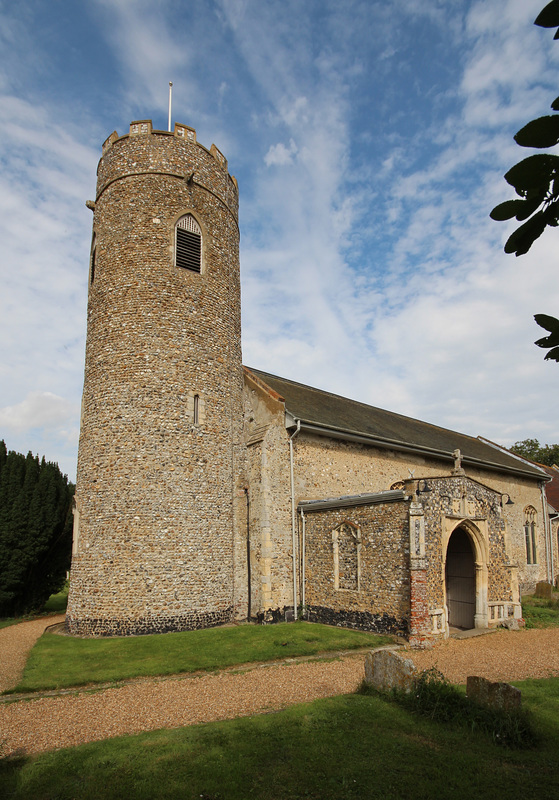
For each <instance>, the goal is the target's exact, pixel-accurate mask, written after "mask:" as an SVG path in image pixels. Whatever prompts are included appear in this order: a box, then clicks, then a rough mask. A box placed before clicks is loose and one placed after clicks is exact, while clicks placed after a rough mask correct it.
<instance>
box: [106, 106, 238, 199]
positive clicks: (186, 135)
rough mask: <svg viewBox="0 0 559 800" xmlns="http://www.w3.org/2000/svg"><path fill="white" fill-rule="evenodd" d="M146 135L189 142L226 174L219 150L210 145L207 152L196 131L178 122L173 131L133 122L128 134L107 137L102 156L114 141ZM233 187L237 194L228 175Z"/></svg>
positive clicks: (143, 120)
mask: <svg viewBox="0 0 559 800" xmlns="http://www.w3.org/2000/svg"><path fill="white" fill-rule="evenodd" d="M146 135H148V136H149V135H156V136H175V137H177V138H178V139H183V140H184V141H187V142H190V143H191V144H195V145H197V146H198V147H201V148H202V149H203V150H205V151H206V153H209V154H210V155H212V156H213V157H214V158H215V160H216V161H217V163H218V164H219V165H220V166H221V167H222V168H223V169H224V171H225V172H227V159H226V158H225V156H224V155H223V153H222V152H221V150H219V148H218V147H216V146H215V144H212V146H211V147H210V149H209V150H208V148H207V147H204V145H203V144H201V143H200V142H199V141H198V140H197V138H196V131H195V129H194V128H191V127H190V126H189V125H183V124H182V123H180V122H175V129H174V131H160V130H157V129H155V128H154V127H153V125H152V121H151V119H140V120H135V121H134V122H131V123H130V131H129V133H125V134H123V135H122V136H119V135H118V133H117V131H113V132H112V133H111V135H110V136H108V137H107V138H106V139H105V141H104V142H103V147H102V155H103V156H104V155H105V154H106V153H107V152H108V151H109V150H110V148H111V147H112V145H113V144H114V143H115V142H116V141H120V140H121V139H127V138H128V137H130V136H146ZM229 178H230V179H231V181H232V183H233V185H234V186H235V189H236V191H237V192H238V190H239V186H238V183H237V179H236V178H235V176H234V175H229Z"/></svg>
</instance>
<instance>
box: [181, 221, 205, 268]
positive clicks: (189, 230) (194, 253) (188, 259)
mask: <svg viewBox="0 0 559 800" xmlns="http://www.w3.org/2000/svg"><path fill="white" fill-rule="evenodd" d="M175 266H177V267H182V269H189V270H191V271H192V272H201V271H202V230H201V228H200V226H199V225H198V223H197V222H196V220H195V219H194V217H193V216H192V214H186V215H185V216H184V217H181V218H180V219H179V221H178V222H177V224H176V225H175Z"/></svg>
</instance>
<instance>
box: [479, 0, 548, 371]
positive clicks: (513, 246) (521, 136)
mask: <svg viewBox="0 0 559 800" xmlns="http://www.w3.org/2000/svg"><path fill="white" fill-rule="evenodd" d="M534 24H535V25H539V26H540V27H542V28H557V30H556V32H555V36H554V39H559V0H552V2H551V3H548V4H547V5H546V6H545V8H543V9H542V11H541V12H540V13H539V14H538V16H537V18H536V20H535V22H534ZM551 109H552V111H558V112H559V97H556V98H555V100H554V101H553V103H552V104H551ZM514 140H515V141H516V143H517V144H519V145H520V146H521V147H532V148H536V149H540V150H541V149H546V148H550V147H555V146H556V145H557V144H559V114H550V115H547V116H545V117H538V119H534V120H532V121H531V122H528V124H527V125H525V126H524V127H523V128H521V129H520V130H519V131H518V133H517V134H516V136H515V137H514ZM505 180H506V181H507V183H509V184H510V185H511V186H512V187H513V189H514V190H515V192H516V194H517V195H518V197H519V198H520V200H506V201H505V202H504V203H500V204H499V205H498V206H495V208H494V209H493V211H492V212H491V215H490V216H491V217H492V219H495V220H499V221H503V220H509V219H516V220H518V222H522V225H520V226H519V227H518V228H516V230H515V231H513V232H512V233H511V235H510V236H509V238H508V239H507V241H506V244H505V253H514V254H515V255H516V256H521V255H524V254H525V253H527V252H528V250H529V249H530V248H531V246H532V245H533V244H534V242H535V241H536V239H538V238H539V237H540V236H541V235H542V233H543V232H544V231H545V229H546V228H547V227H548V226H550V227H552V228H556V227H557V226H558V225H559V155H555V154H552V153H537V154H536V155H532V156H528V158H525V159H523V160H522V161H520V162H519V163H518V164H515V165H514V167H511V169H509V171H508V172H507V173H506V175H505ZM534 319H535V320H536V322H537V323H538V325H539V326H540V327H542V328H544V329H545V330H546V331H548V332H549V334H550V335H549V336H544V337H542V338H541V339H538V340H537V342H536V344H537V345H538V347H544V348H546V349H548V350H549V352H548V353H546V355H545V359H546V360H547V359H551V360H552V361H559V320H558V319H556V318H555V317H550V316H548V315H547V314H536V315H535V317H534Z"/></svg>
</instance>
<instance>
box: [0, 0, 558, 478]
mask: <svg viewBox="0 0 559 800" xmlns="http://www.w3.org/2000/svg"><path fill="white" fill-rule="evenodd" d="M544 4H545V3H544V0H477V1H476V0H344V2H343V3H340V2H339V1H336V2H335V1H334V0H282V2H279V0H198V2H186V1H185V0H182V2H180V1H179V0H149V2H148V0H88V1H87V2H76V0H48V2H45V0H42V1H41V0H19V2H17V3H14V2H11V1H6V0H0V48H1V52H2V58H0V119H1V120H2V135H1V137H0V159H1V170H0V271H1V278H2V292H1V294H0V348H1V358H0V438H4V439H5V441H6V443H7V445H8V447H9V448H10V449H15V450H19V451H22V452H27V451H28V450H32V451H33V452H34V453H39V454H40V455H43V454H44V455H45V456H46V457H47V459H49V460H55V461H58V462H59V463H60V465H61V467H62V469H63V470H64V471H65V472H67V473H68V474H69V476H70V477H72V478H74V477H75V461H76V454H77V442H78V429H79V408H80V399H81V387H82V380H83V359H84V346H85V321H86V294H87V266H88V254H89V246H90V237H91V212H90V211H89V210H88V209H86V207H85V201H86V200H88V199H92V198H93V197H94V194H95V170H96V165H97V161H98V159H99V157H100V150H101V144H102V142H103V141H104V140H105V138H106V137H107V136H108V135H109V134H110V133H111V132H112V131H113V130H117V131H118V133H119V134H124V133H126V132H127V131H128V127H129V124H130V122H131V121H132V120H137V119H152V120H153V122H154V126H155V127H157V128H163V129H166V127H167V101H168V82H169V81H170V80H172V81H173V84H174V86H173V115H172V116H173V121H177V122H183V123H186V124H187V125H191V126H192V127H194V128H196V131H197V136H198V140H199V141H200V142H202V143H203V144H205V145H206V146H207V147H209V146H210V145H211V144H212V143H215V144H216V145H217V146H218V147H219V149H220V150H221V151H222V152H223V153H224V154H225V155H226V157H227V159H228V162H229V169H230V172H231V173H232V174H234V175H235V176H236V178H237V180H238V181H239V188H240V198H241V210H240V224H241V272H242V290H243V358H244V363H245V364H247V365H249V366H254V367H257V368H260V369H264V370H267V371H269V372H274V373H276V374H279V375H282V376H284V377H288V378H292V379H294V380H298V381H301V382H303V383H308V384H311V385H314V386H318V387H320V388H324V389H328V390H330V391H333V392H337V393H339V394H343V395H346V396H349V397H353V398H355V399H359V400H362V401H364V402H367V403H370V404H372V405H377V406H380V407H383V408H388V409H391V410H393V411H397V412H399V413H403V414H407V415H409V416H413V417H417V418H419V419H424V420H426V421H429V422H432V423H435V424H438V425H442V426H444V427H448V428H452V429H455V430H459V431H461V432H464V433H468V434H471V435H474V436H475V435H482V436H485V437H487V438H489V439H492V440H494V441H497V442H499V443H502V444H504V445H510V444H512V443H513V442H514V441H516V440H519V439H524V438H527V437H535V438H538V439H539V440H540V442H542V443H544V442H547V443H552V442H557V441H559V421H558V418H557V412H556V405H557V404H556V400H555V397H556V395H557V392H558V390H559V366H558V365H556V364H555V363H550V362H544V361H543V351H540V350H539V349H538V348H536V347H534V345H533V341H534V340H535V339H536V338H538V337H539V335H540V334H541V333H542V332H541V330H540V329H539V328H538V327H537V326H536V325H535V323H534V321H533V314H534V313H547V314H551V315H554V316H558V315H559V282H558V280H557V275H558V268H559V259H558V257H557V254H558V251H559V231H557V230H553V231H548V232H546V233H545V234H544V236H543V237H542V238H541V239H540V240H539V241H538V242H537V243H536V244H535V245H534V247H533V248H532V251H531V252H530V253H529V254H528V255H526V256H523V257H521V258H518V259H517V258H515V257H514V256H506V255H505V254H504V253H503V250H502V248H503V244H504V241H505V239H506V237H507V235H508V233H509V232H510V230H511V228H510V227H509V226H508V225H507V224H506V223H496V222H492V221H491V220H490V219H489V216H488V215H489V211H490V210H491V208H492V207H493V206H494V205H496V204H497V203H498V202H501V201H504V200H506V199H509V198H512V196H513V191H512V189H511V188H510V187H508V186H507V184H506V183H505V181H504V180H503V177H502V176H503V174H504V172H506V170H507V169H508V168H509V167H510V166H512V164H514V163H516V162H517V161H519V160H520V158H522V157H525V156H526V155H529V151H525V150H523V149H521V148H519V147H518V146H517V145H515V143H514V141H513V139H512V136H513V134H514V133H515V132H516V131H517V130H518V129H519V128H520V127H522V125H523V124H525V122H527V121H528V120H529V119H532V118H533V117H535V116H540V115H544V114H546V113H548V111H549V105H550V103H551V101H552V100H553V99H554V98H555V97H556V96H557V94H559V91H558V84H559V80H558V76H559V43H558V42H555V43H554V42H553V38H552V32H550V31H546V30H543V29H541V28H537V27H535V26H534V25H533V24H532V23H533V20H534V19H535V17H536V16H537V14H538V12H539V10H540V9H541V8H542V6H543V5H544Z"/></svg>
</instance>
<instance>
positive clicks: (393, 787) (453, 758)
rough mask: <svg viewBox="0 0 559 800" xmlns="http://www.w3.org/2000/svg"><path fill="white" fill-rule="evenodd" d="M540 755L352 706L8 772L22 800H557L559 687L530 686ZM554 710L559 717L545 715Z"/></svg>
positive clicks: (52, 758)
mask: <svg viewBox="0 0 559 800" xmlns="http://www.w3.org/2000/svg"><path fill="white" fill-rule="evenodd" d="M522 688H523V693H525V694H526V696H527V698H528V701H529V704H530V706H531V707H532V709H533V711H534V717H535V724H536V726H537V728H538V732H539V733H540V746H539V747H538V748H536V749H533V750H506V749H503V748H502V747H497V746H495V745H494V744H493V742H492V741H491V739H490V738H489V737H487V736H484V735H481V734H480V733H479V732H471V731H467V730H465V729H464V728H463V727H461V726H458V727H456V726H453V725H448V724H439V723H437V722H434V721H432V720H428V719H425V718H422V717H418V716H415V715H412V714H411V713H409V712H408V711H407V710H406V709H404V708H402V707H401V706H399V705H397V704H395V703H393V702H387V701H386V700H383V699H382V698H381V697H378V696H377V697H372V696H363V695H346V696H343V697H336V698H331V699H328V700H320V701H316V702H314V703H312V704H308V705H301V706H294V707H292V708H290V709H287V710H286V711H282V712H279V713H276V714H269V715H263V716H258V717H253V718H245V719H237V720H231V721H228V722H222V723H212V724H208V725H199V726H193V727H189V728H182V729H176V730H162V731H157V732H154V733H147V734H141V735H139V736H130V737H123V738H119V739H113V740H108V741H104V742H98V743H94V744H89V745H84V746H82V747H78V748H73V749H68V750H61V751H58V752H53V753H47V754H45V755H42V756H39V757H36V758H29V759H25V760H23V761H22V760H19V761H14V762H9V761H8V762H6V761H5V762H4V765H3V778H2V780H3V782H4V790H5V792H6V795H5V796H8V797H10V796H11V797H13V798H14V799H15V800H23V798H25V800H28V798H34V800H42V799H43V798H44V799H45V800H46V799H47V798H53V800H54V798H59V800H66V798H75V799H76V800H90V799H91V800H93V799H95V800H98V798H99V797H100V796H102V797H103V798H104V799H105V798H106V800H113V798H135V799H136V798H137V800H143V799H144V798H145V800H148V799H149V800H158V799H159V798H181V800H190V798H192V799H194V798H197V800H199V798H206V800H211V799H212V798H213V800H247V798H266V800H269V798H273V800H284V799H285V800H291V798H316V800H318V799H319V798H320V800H340V799H341V798H344V800H345V798H394V799H395V800H399V798H406V800H408V799H409V798H414V800H422V798H429V800H432V798H437V799H439V798H454V800H456V798H471V797H476V798H477V799H479V800H485V799H486V798H487V800H495V798H499V800H513V798H514V800H517V798H518V797H519V796H521V797H522V798H523V800H524V799H527V800H529V799H530V798H539V797H542V796H544V797H548V796H550V795H549V792H550V787H551V786H552V785H553V783H554V781H555V779H556V777H557V774H559V749H558V744H559V742H558V723H557V719H558V718H559V681H558V680H557V679H553V680H551V681H547V682H546V681H537V682H526V688H525V685H524V684H523V685H522ZM543 706H545V707H546V708H547V709H548V710H551V713H550V715H549V716H546V715H545V714H542V708H543Z"/></svg>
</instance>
